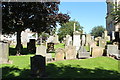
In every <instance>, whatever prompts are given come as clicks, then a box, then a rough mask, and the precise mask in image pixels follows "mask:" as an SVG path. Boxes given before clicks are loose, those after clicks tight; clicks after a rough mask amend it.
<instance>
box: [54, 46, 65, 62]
mask: <svg viewBox="0 0 120 80" xmlns="http://www.w3.org/2000/svg"><path fill="white" fill-rule="evenodd" d="M55 52H56V54H55V60H56V61H59V60H64V56H65V55H64V49H62V48H58V49H56V51H55Z"/></svg>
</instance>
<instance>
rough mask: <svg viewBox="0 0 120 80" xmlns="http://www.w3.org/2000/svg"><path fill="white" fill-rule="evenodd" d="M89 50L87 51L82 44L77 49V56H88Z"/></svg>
mask: <svg viewBox="0 0 120 80" xmlns="http://www.w3.org/2000/svg"><path fill="white" fill-rule="evenodd" d="M89 57H90V52H87V51H86V49H85V48H84V46H81V47H80V49H79V51H78V58H89Z"/></svg>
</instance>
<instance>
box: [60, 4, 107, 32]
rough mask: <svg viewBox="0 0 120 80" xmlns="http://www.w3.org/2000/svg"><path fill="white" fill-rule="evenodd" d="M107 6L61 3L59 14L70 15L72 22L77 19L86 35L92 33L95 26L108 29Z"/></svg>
mask: <svg viewBox="0 0 120 80" xmlns="http://www.w3.org/2000/svg"><path fill="white" fill-rule="evenodd" d="M106 6H107V5H106V2H61V3H60V5H59V12H62V13H68V14H69V15H70V17H71V19H70V20H74V19H75V20H76V21H78V22H79V23H80V25H81V26H83V27H84V28H83V31H84V33H90V31H91V30H92V28H93V27H95V26H98V25H102V26H104V27H106V20H105V17H106V11H107V7H106ZM59 28H60V26H58V29H59Z"/></svg>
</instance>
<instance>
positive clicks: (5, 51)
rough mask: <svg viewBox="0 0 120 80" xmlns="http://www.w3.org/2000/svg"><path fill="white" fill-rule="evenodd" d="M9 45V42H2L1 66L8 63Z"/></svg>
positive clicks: (0, 43)
mask: <svg viewBox="0 0 120 80" xmlns="http://www.w3.org/2000/svg"><path fill="white" fill-rule="evenodd" d="M8 56H9V44H8V43H7V42H0V64H1V63H8Z"/></svg>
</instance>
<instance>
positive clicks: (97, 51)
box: [92, 46, 104, 57]
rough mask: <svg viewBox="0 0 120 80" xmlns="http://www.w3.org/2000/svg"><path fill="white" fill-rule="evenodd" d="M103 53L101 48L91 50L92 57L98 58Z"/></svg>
mask: <svg viewBox="0 0 120 80" xmlns="http://www.w3.org/2000/svg"><path fill="white" fill-rule="evenodd" d="M103 52H104V49H103V48H101V47H98V46H96V47H93V48H92V57H99V56H102V55H103Z"/></svg>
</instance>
